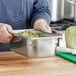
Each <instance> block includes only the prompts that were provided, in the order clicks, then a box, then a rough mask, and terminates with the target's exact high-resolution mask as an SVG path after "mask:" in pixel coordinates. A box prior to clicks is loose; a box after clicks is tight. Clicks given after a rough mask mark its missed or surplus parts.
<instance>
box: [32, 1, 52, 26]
mask: <svg viewBox="0 0 76 76" xmlns="http://www.w3.org/2000/svg"><path fill="white" fill-rule="evenodd" d="M35 1H37V2H35V4H34V8H35V9H34V11H33V13H32V21H31V22H32V25H33V24H34V23H35V22H36V21H37V20H38V19H44V20H45V21H46V22H47V24H48V25H49V24H50V21H51V14H50V10H49V7H48V2H47V0H35ZM41 21H43V20H41Z"/></svg>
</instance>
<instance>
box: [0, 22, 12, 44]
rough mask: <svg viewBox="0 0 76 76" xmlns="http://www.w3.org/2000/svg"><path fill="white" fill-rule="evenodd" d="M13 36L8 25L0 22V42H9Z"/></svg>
mask: <svg viewBox="0 0 76 76" xmlns="http://www.w3.org/2000/svg"><path fill="white" fill-rule="evenodd" d="M12 37H13V30H12V28H11V26H10V25H8V24H4V23H0V42H1V43H9V42H10V41H11V39H12Z"/></svg>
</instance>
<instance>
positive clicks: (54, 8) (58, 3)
mask: <svg viewBox="0 0 76 76" xmlns="http://www.w3.org/2000/svg"><path fill="white" fill-rule="evenodd" d="M49 8H50V11H51V21H52V22H59V21H61V20H63V19H64V0H49Z"/></svg>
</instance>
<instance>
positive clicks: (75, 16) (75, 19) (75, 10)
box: [67, 0, 76, 22]
mask: <svg viewBox="0 0 76 76" xmlns="http://www.w3.org/2000/svg"><path fill="white" fill-rule="evenodd" d="M67 1H68V2H69V3H71V4H72V5H73V6H74V11H73V12H74V21H75V22H76V0H67Z"/></svg>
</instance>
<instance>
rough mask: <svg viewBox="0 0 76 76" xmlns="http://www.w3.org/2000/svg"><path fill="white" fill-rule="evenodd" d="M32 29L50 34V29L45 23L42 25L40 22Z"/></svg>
mask: <svg viewBox="0 0 76 76" xmlns="http://www.w3.org/2000/svg"><path fill="white" fill-rule="evenodd" d="M34 29H37V30H41V31H44V32H49V33H51V32H52V31H51V27H50V26H49V25H47V24H45V23H42V22H41V23H38V24H36V25H34Z"/></svg>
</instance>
